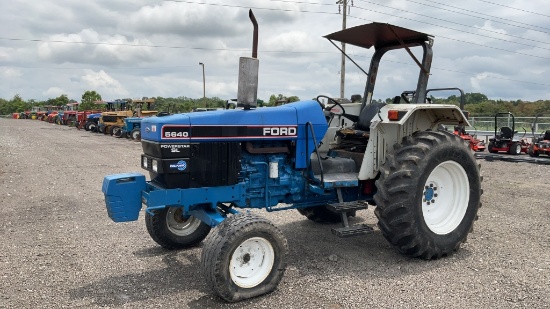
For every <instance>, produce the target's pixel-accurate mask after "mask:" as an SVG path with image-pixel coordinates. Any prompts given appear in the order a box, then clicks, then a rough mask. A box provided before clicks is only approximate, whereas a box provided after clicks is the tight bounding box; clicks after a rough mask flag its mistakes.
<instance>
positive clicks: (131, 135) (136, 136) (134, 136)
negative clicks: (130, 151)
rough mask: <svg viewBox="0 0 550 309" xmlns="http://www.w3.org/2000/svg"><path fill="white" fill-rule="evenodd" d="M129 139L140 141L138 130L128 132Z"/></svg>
mask: <svg viewBox="0 0 550 309" xmlns="http://www.w3.org/2000/svg"><path fill="white" fill-rule="evenodd" d="M130 137H132V140H134V141H136V142H139V141H141V131H140V130H139V128H136V129H133V130H132V132H130Z"/></svg>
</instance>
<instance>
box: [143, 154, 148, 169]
mask: <svg viewBox="0 0 550 309" xmlns="http://www.w3.org/2000/svg"><path fill="white" fill-rule="evenodd" d="M142 158H143V167H144V168H147V157H142Z"/></svg>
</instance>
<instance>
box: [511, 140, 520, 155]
mask: <svg viewBox="0 0 550 309" xmlns="http://www.w3.org/2000/svg"><path fill="white" fill-rule="evenodd" d="M508 153H509V154H511V155H518V154H520V153H521V145H520V144H519V143H518V142H513V143H512V144H511V145H510V149H508Z"/></svg>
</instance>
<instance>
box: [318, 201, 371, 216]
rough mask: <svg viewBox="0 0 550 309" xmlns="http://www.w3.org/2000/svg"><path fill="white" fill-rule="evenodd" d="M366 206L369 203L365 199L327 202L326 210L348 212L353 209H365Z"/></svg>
mask: <svg viewBox="0 0 550 309" xmlns="http://www.w3.org/2000/svg"><path fill="white" fill-rule="evenodd" d="M368 207H369V205H368V204H367V202H365V201H352V202H342V203H334V204H327V208H328V210H330V211H332V212H335V213H343V212H349V211H354V210H361V209H367V208H368Z"/></svg>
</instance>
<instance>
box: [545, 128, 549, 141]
mask: <svg viewBox="0 0 550 309" xmlns="http://www.w3.org/2000/svg"><path fill="white" fill-rule="evenodd" d="M544 140H546V141H550V130H546V132H544Z"/></svg>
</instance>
